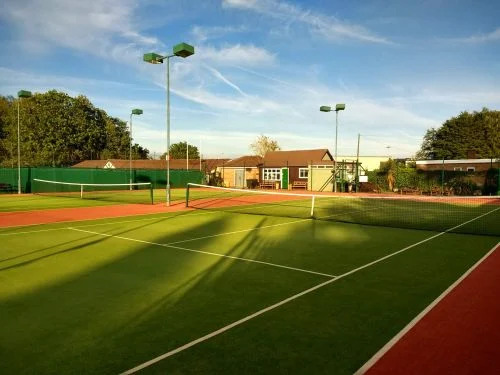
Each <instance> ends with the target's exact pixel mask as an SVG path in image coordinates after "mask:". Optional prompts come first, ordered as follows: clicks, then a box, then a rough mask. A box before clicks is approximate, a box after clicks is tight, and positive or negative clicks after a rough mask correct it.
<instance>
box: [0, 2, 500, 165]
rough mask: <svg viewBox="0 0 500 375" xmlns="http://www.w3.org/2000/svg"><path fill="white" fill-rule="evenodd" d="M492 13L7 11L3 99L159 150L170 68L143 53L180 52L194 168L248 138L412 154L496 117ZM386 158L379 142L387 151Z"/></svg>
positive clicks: (499, 38)
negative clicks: (84, 100)
mask: <svg viewBox="0 0 500 375" xmlns="http://www.w3.org/2000/svg"><path fill="white" fill-rule="evenodd" d="M499 14H500V2H498V1H493V0H492V1H459V0H457V1H451V0H450V1H446V0H432V1H431V0H429V1H425V0H424V1H417V2H416V1H405V0H394V1H392V0H386V1H327V0H316V1H314V0H313V1H277V0H208V1H197V0H184V1H177V0H174V1H160V0H146V1H138V0H136V1H131V0H107V1H99V0H85V1H80V0H23V1H15V0H4V1H3V2H2V3H1V4H0V43H1V45H2V48H1V51H0V94H2V95H15V93H16V92H17V91H18V90H19V89H27V90H31V91H35V92H44V91H46V90H49V89H57V90H62V91H65V92H68V93H69V94H71V95H77V94H83V95H86V96H87V97H89V98H90V99H91V100H92V102H94V104H96V105H97V106H99V107H101V108H103V109H105V110H106V111H107V112H108V113H109V114H110V115H112V116H116V117H119V118H122V119H124V120H127V119H128V116H129V114H130V110H131V109H132V108H142V109H143V110H144V115H142V116H140V117H135V119H134V138H135V140H136V141H137V142H139V143H141V144H142V145H144V146H146V147H147V148H149V149H150V150H151V151H153V152H157V153H160V152H163V151H164V150H165V148H166V140H165V138H166V131H165V126H166V125H165V123H166V121H165V116H166V105H165V98H166V95H165V66H163V65H151V64H146V63H143V62H142V54H143V53H145V52H151V51H157V52H160V53H166V52H170V51H171V49H172V46H173V45H174V44H176V43H179V42H187V43H190V44H192V45H194V46H195V49H196V53H195V55H194V56H191V57H189V58H187V59H181V58H177V59H172V64H171V79H172V81H171V89H172V96H171V99H172V104H171V105H172V141H173V142H176V141H180V140H188V141H189V142H190V143H193V144H197V145H199V144H200V143H201V149H202V153H203V155H204V156H208V157H222V156H223V157H234V156H239V155H243V154H248V153H249V148H248V145H249V144H250V143H251V142H252V140H253V139H255V137H256V136H258V135H259V134H265V135H268V136H270V137H272V138H274V139H276V140H277V141H278V142H279V144H280V145H281V146H282V148H283V149H301V148H303V149H306V148H323V147H327V148H329V149H330V150H332V152H333V147H334V146H333V145H334V135H335V115H334V113H322V112H319V106H320V105H335V103H346V110H345V111H344V112H342V113H340V116H339V118H340V127H339V154H344V155H348V154H351V155H352V154H354V153H355V150H356V139H357V134H358V133H361V135H362V136H361V154H363V155H385V154H391V155H393V156H410V155H412V154H413V153H414V152H415V151H416V150H417V149H418V147H419V145H420V142H421V139H422V136H423V134H424V133H425V131H426V129H428V128H429V127H432V126H434V127H436V126H439V125H440V124H441V123H442V122H443V121H444V120H446V119H447V118H449V117H451V116H454V115H457V114H458V113H460V111H463V110H469V111H471V110H480V109H481V108H482V107H488V108H491V109H499V103H500V20H499V18H498V15H499ZM386 146H390V148H387V147H386Z"/></svg>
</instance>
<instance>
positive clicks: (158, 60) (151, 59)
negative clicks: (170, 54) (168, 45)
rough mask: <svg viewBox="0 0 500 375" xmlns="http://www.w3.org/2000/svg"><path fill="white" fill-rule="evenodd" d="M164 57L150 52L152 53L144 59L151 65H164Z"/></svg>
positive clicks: (147, 54) (146, 54) (145, 55)
mask: <svg viewBox="0 0 500 375" xmlns="http://www.w3.org/2000/svg"><path fill="white" fill-rule="evenodd" d="M164 58H165V57H163V56H162V55H158V54H157V53H154V52H150V53H145V54H144V56H143V57H142V59H143V60H144V61H146V62H148V63H150V64H162V63H163V59H164Z"/></svg>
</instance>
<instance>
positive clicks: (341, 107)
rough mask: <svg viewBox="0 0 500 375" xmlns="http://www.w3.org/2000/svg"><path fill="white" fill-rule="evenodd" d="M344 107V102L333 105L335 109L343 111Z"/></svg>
mask: <svg viewBox="0 0 500 375" xmlns="http://www.w3.org/2000/svg"><path fill="white" fill-rule="evenodd" d="M344 109H345V104H344V103H339V104H337V105H336V106H335V110H336V111H343V110H344Z"/></svg>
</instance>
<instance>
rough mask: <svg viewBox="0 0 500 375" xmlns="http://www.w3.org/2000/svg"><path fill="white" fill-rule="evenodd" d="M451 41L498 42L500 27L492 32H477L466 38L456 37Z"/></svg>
mask: <svg viewBox="0 0 500 375" xmlns="http://www.w3.org/2000/svg"><path fill="white" fill-rule="evenodd" d="M451 41H455V42H462V43H471V44H479V43H488V42H497V41H500V27H498V28H497V29H495V30H493V31H492V32H490V33H486V34H476V35H471V36H469V37H465V38H455V39H451Z"/></svg>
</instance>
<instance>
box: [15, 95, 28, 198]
mask: <svg viewBox="0 0 500 375" xmlns="http://www.w3.org/2000/svg"><path fill="white" fill-rule="evenodd" d="M30 97H31V92H30V91H26V90H20V91H19V92H18V93H17V194H21V192H22V191H21V115H20V106H21V98H30Z"/></svg>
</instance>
